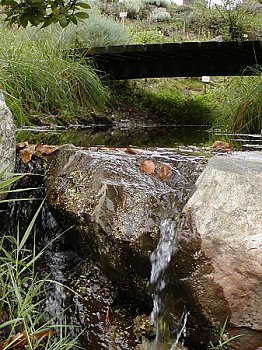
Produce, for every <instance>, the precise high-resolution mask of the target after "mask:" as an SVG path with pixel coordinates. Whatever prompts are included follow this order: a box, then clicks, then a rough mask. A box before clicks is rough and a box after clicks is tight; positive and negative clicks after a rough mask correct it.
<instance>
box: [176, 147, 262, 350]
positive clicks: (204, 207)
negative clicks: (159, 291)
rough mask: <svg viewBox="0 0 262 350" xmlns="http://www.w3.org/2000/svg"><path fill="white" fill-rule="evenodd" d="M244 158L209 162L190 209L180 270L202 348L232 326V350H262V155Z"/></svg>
mask: <svg viewBox="0 0 262 350" xmlns="http://www.w3.org/2000/svg"><path fill="white" fill-rule="evenodd" d="M244 155H245V157H244V156H242V157H240V156H231V157H214V158H212V159H210V160H209V162H208V165H207V167H206V169H205V170H204V172H203V173H202V174H201V176H200V177H199V179H198V180H197V183H196V186H197V189H196V191H195V193H194V195H193V196H192V197H191V198H190V199H189V201H188V203H187V204H186V206H185V208H184V217H183V219H182V221H181V232H180V235H179V242H178V247H177V251H176V254H175V257H174V260H175V264H174V268H175V274H176V276H177V282H178V283H179V285H180V288H181V290H182V291H184V295H185V298H184V299H185V301H186V302H187V305H188V306H187V307H188V309H190V312H191V316H190V317H189V322H192V323H194V324H195V332H192V333H191V339H192V338H195V341H196V343H197V344H198V345H199V344H200V339H201V341H203V339H206V343H208V341H209V340H210V339H211V338H212V335H211V334H209V335H207V334H208V330H212V329H213V334H215V330H217V331H218V330H219V327H221V325H223V324H224V322H226V320H227V322H226V332H227V334H226V335H224V340H226V339H230V338H232V337H234V336H236V335H240V334H241V336H240V337H238V338H236V339H235V340H232V341H231V342H230V343H229V344H230V346H232V347H233V348H234V349H239V350H255V349H258V348H259V346H261V345H262V333H261V326H262V313H261V310H262V289H261V283H262V267H261V263H262V254H261V253H262V252H261V248H262V186H261V185H262V154H261V152H260V153H259V152H255V153H253V154H252V153H251V154H248V155H246V154H244ZM182 293H183V292H182ZM190 318H191V321H190ZM211 333H212V332H211ZM214 339H216V340H217V339H218V337H214ZM259 349H260V348H259Z"/></svg>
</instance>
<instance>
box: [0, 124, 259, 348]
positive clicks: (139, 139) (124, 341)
mask: <svg viewBox="0 0 262 350" xmlns="http://www.w3.org/2000/svg"><path fill="white" fill-rule="evenodd" d="M25 140H27V141H28V142H29V143H32V144H41V143H42V144H55V145H59V144H65V143H72V144H74V145H75V146H82V147H90V146H105V147H139V148H147V149H154V150H159V151H160V152H161V151H162V152H163V151H165V154H168V152H170V151H172V152H173V151H175V152H177V153H180V154H181V155H183V154H186V155H196V157H199V156H201V157H205V156H210V155H212V154H213V153H214V152H216V151H214V150H212V148H210V146H211V145H212V144H213V143H214V141H216V140H222V141H225V142H229V143H230V145H232V147H233V148H234V149H235V150H238V151H242V150H245V151H246V150H251V149H252V150H254V149H255V150H256V149H258V150H261V149H262V139H261V135H229V134H222V133H221V132H220V131H219V130H217V131H216V132H210V131H208V130H207V129H206V128H201V127H194V126H192V127H175V126H166V127H143V128H142V127H141V128H129V127H128V125H126V124H125V123H124V122H123V123H122V125H118V127H116V128H111V129H108V128H105V127H94V126H90V127H85V128H80V129H79V128H71V129H63V128H56V129H51V128H39V129H34V130H33V129H29V128H28V129H23V130H18V132H17V141H18V142H21V141H25ZM22 170H23V169H22ZM29 170H30V169H29ZM18 171H21V169H18ZM27 171H28V169H27ZM35 172H37V169H35ZM35 195H36V196H38V197H41V196H43V193H41V191H40V192H39V193H38V194H36V193H34V194H32V196H35ZM27 210H32V209H28V208H27V207H26V206H22V205H18V204H16V205H15V206H13V207H11V206H10V207H9V208H8V209H7V213H6V218H7V217H9V216H10V215H11V216H12V218H13V219H12V220H15V218H17V217H19V216H21V212H22V216H23V217H27V216H29V215H28V213H27ZM19 211H20V214H19ZM8 213H9V214H8ZM25 225H26V222H25ZM11 226H12V225H11ZM12 229H14V227H13V228H12V227H10V225H9V229H8V231H10V230H12ZM61 233H62V229H61V228H60V227H59V225H58V224H57V222H56V220H55V219H54V217H53V215H52V214H51V213H50V211H49V210H48V207H47V206H46V205H45V206H44V208H43V210H42V213H41V217H40V218H39V220H38V234H39V235H41V236H39V237H41V240H40V241H41V242H40V244H41V246H45V245H47V244H48V243H49V242H50V241H51V240H53V239H54V238H55V237H57V236H59V235H60V234H61ZM175 240H176V231H175V224H174V222H172V221H171V220H164V221H163V222H161V227H160V238H159V243H158V246H157V248H156V250H155V251H154V252H153V253H152V254H151V257H150V261H151V264H152V271H151V277H150V280H149V282H148V285H149V293H150V294H151V296H152V310H151V315H150V313H146V312H143V310H138V309H136V308H134V307H133V306H132V305H131V304H130V303H129V301H127V300H125V298H124V296H123V295H121V292H119V290H118V289H117V287H116V286H115V285H113V284H112V282H111V281H110V280H109V279H108V277H106V276H105V274H104V273H103V272H102V270H101V269H100V268H99V266H98V265H97V264H96V263H94V261H92V260H91V259H90V260H88V259H85V260H82V259H81V258H80V257H79V256H78V255H77V254H76V253H75V252H73V251H72V250H71V247H70V244H69V243H68V242H67V241H66V239H64V235H63V234H62V235H61V238H59V239H57V240H55V241H54V243H53V244H51V245H49V247H48V249H47V250H46V253H45V256H44V257H43V260H42V261H41V264H40V267H39V269H40V270H41V272H42V274H43V275H45V274H47V273H48V274H50V279H52V280H56V281H58V282H59V284H53V287H52V288H51V289H50V290H49V292H48V293H47V295H46V303H45V306H44V308H45V309H46V311H47V312H48V315H49V317H50V318H54V323H59V322H60V321H61V320H62V318H63V317H64V316H63V315H62V312H63V311H64V312H65V315H66V317H67V323H68V325H69V327H70V332H71V333H72V336H76V335H79V334H80V336H79V342H80V345H81V346H83V348H84V349H89V350H99V349H112V350H113V349H119V350H122V349H123V350H124V349H152V350H153V349H154V350H161V349H163V350H164V349H170V350H171V349H175V348H176V344H177V342H178V341H179V340H182V339H183V334H184V333H185V331H186V318H187V312H188V311H189V310H185V312H184V313H183V315H181V319H178V320H177V324H176V325H174V326H173V328H172V330H171V331H170V330H169V332H170V334H171V335H170V334H168V335H167V337H168V342H167V343H168V345H163V344H164V343H165V339H164V338H165V336H166V334H165V332H166V329H161V327H162V325H163V322H162V323H161V322H160V321H161V320H162V319H164V321H166V320H165V318H166V314H167V312H166V308H168V300H167V299H166V294H165V291H166V289H168V283H169V278H170V276H169V270H168V264H169V261H170V258H171V253H172V251H173V249H175V247H174V246H175ZM62 284H64V285H66V286H68V287H69V288H70V289H68V288H65V287H64V286H63V285H62ZM71 289H73V290H74V291H75V292H76V294H74V293H73V292H72V291H71ZM167 321H168V320H167ZM170 336H171V338H172V341H171V342H170ZM143 339H146V341H145V342H144V343H143V345H141V343H142V340H143ZM139 344H140V345H139Z"/></svg>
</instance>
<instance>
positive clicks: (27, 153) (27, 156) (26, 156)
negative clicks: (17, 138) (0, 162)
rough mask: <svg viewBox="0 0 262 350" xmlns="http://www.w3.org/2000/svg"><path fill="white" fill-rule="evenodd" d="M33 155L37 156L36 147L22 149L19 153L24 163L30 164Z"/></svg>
mask: <svg viewBox="0 0 262 350" xmlns="http://www.w3.org/2000/svg"><path fill="white" fill-rule="evenodd" d="M33 154H35V145H32V146H29V147H27V148H24V149H22V150H21V152H20V153H19V157H20V158H21V160H22V162H23V163H28V162H29V161H30V160H31V158H32V155H33Z"/></svg>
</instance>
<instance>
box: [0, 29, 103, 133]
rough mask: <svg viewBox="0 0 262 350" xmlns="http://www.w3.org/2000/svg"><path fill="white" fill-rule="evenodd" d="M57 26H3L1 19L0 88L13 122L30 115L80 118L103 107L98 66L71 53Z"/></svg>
mask: <svg viewBox="0 0 262 350" xmlns="http://www.w3.org/2000/svg"><path fill="white" fill-rule="evenodd" d="M59 35H60V36H61V35H62V34H61V30H60V34H59V31H57V30H55V28H54V27H53V28H51V27H50V28H46V29H42V30H37V29H35V28H28V29H23V30H21V29H16V28H6V27H5V26H4V25H3V23H2V24H1V23H0V36H1V37H2V38H5V40H1V41H0V76H1V79H0V89H1V90H2V91H3V93H4V95H5V99H6V103H7V105H8V106H9V108H10V109H11V111H12V113H13V116H14V119H15V122H16V124H17V125H19V126H21V125H25V124H28V123H30V122H31V121H32V117H36V116H37V117H38V118H39V119H41V117H42V116H48V115H55V116H59V122H60V123H66V122H67V120H66V119H65V118H64V116H66V115H71V116H72V117H75V116H78V115H81V116H82V117H84V115H85V114H88V111H90V110H91V109H92V108H96V109H98V110H99V109H100V110H101V109H102V108H103V107H104V105H105V103H106V100H107V94H108V91H107V89H106V88H105V87H104V86H103V85H102V83H101V81H100V79H99V78H98V76H97V74H96V70H95V69H94V68H93V67H92V66H91V65H90V64H87V63H86V62H85V61H84V60H81V59H79V58H77V59H76V58H74V57H71V56H70V53H69V51H65V50H64V47H63V46H62V45H60V44H59V40H58V36H59Z"/></svg>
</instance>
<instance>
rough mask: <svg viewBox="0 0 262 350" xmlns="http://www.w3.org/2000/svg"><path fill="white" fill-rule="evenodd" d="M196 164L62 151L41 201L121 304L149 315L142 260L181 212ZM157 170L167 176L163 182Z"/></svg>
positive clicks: (174, 158) (199, 163)
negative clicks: (144, 166)
mask: <svg viewBox="0 0 262 350" xmlns="http://www.w3.org/2000/svg"><path fill="white" fill-rule="evenodd" d="M145 160H147V161H150V162H153V163H154V166H155V169H154V172H153V173H151V174H150V175H149V174H148V173H147V172H146V170H141V163H142V162H144V161H145ZM203 163H205V161H204V160H203V158H199V159H198V158H197V157H186V156H181V155H176V154H169V155H168V156H165V155H163V154H158V153H154V152H151V153H150V152H149V153H147V154H126V153H125V152H124V151H122V152H121V151H119V150H118V151H114V150H106V151H92V150H84V149H79V148H75V147H73V146H70V145H69V146H64V147H62V148H61V149H60V150H59V151H58V152H56V153H54V154H53V155H52V156H51V157H50V163H49V166H48V171H47V175H46V191H47V200H48V203H49V205H50V207H51V209H52V211H53V212H54V214H55V216H56V218H58V220H59V221H60V222H61V224H62V225H63V226H64V227H65V228H68V227H69V226H72V225H73V228H72V229H71V231H70V233H69V234H68V237H69V240H70V241H71V243H72V245H73V246H74V247H75V249H76V250H77V251H79V252H80V253H81V255H82V256H92V257H93V258H95V259H96V260H97V261H98V262H99V264H100V265H101V266H102V268H103V270H104V272H105V273H106V275H107V276H108V277H109V278H110V279H111V280H112V281H113V282H114V283H116V284H117V286H118V287H119V288H120V290H121V291H122V292H123V295H124V298H127V300H131V302H133V303H134V304H136V305H138V306H139V307H140V308H143V309H145V310H147V311H150V310H151V309H152V303H151V298H150V296H149V295H148V292H147V282H148V278H149V276H150V270H151V264H150V260H149V256H150V254H151V253H152V251H153V250H154V249H155V247H156V245H157V242H158V238H159V227H160V222H161V220H164V219H167V218H171V219H172V218H173V219H175V218H176V216H177V215H178V214H179V213H180V212H181V210H182V208H183V206H184V204H185V203H186V201H187V199H188V198H189V195H190V193H191V192H192V189H193V187H194V183H195V181H196V179H197V177H198V175H199V174H200V172H201V171H202V169H203V167H204V165H203ZM163 164H165V165H166V166H167V169H169V170H168V171H167V172H166V175H163V176H162V175H160V174H161V167H162V170H163ZM162 173H163V171H162Z"/></svg>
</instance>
